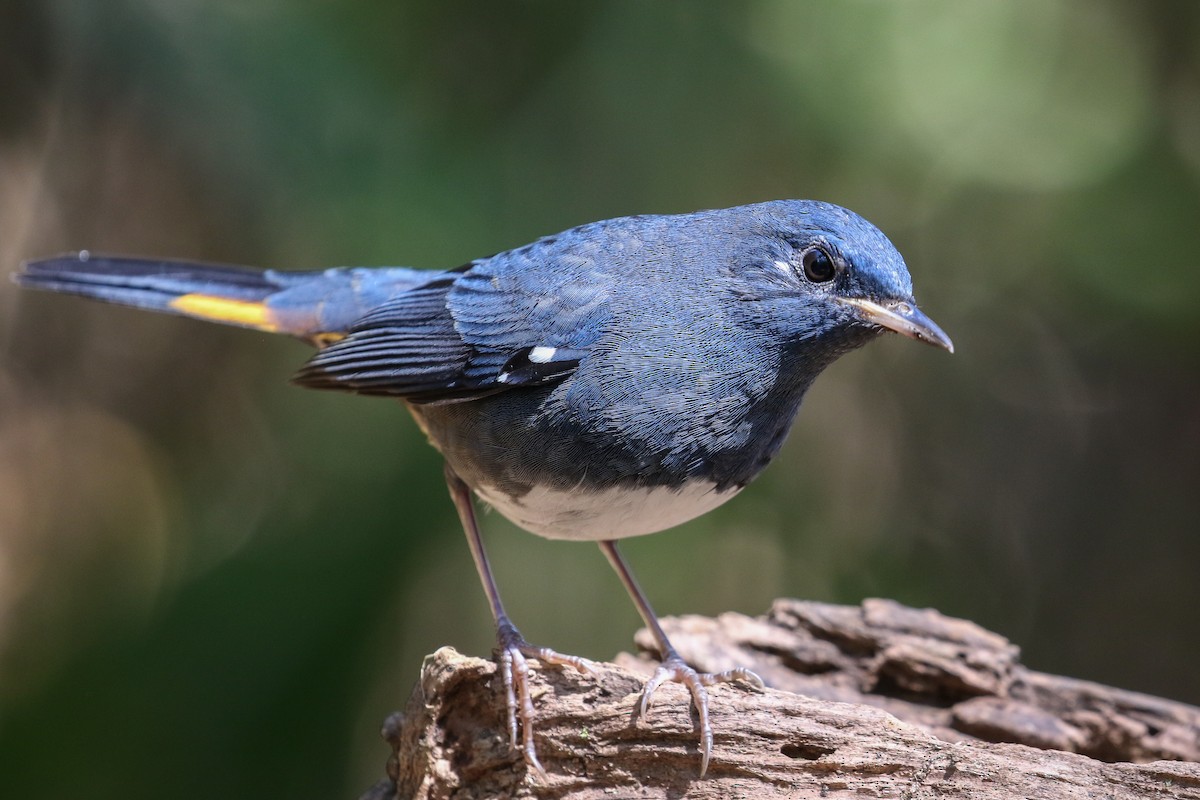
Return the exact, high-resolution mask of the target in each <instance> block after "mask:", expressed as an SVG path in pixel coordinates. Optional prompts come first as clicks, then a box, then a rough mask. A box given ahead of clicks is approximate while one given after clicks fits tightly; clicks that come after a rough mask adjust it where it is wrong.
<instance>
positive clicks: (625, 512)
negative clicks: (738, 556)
mask: <svg viewBox="0 0 1200 800" xmlns="http://www.w3.org/2000/svg"><path fill="white" fill-rule="evenodd" d="M738 491H739V489H736V488H731V489H727V490H725V491H723V492H718V491H716V485H715V484H712V483H709V482H707V481H695V482H693V483H688V484H684V485H683V486H682V487H680V488H679V489H671V488H668V487H665V486H656V487H651V488H645V489H621V488H614V489H604V490H600V491H587V490H574V491H563V490H560V489H549V488H542V487H535V488H534V489H532V490H531V491H529V492H528V493H526V494H524V495H522V496H521V497H515V498H514V497H512V496H511V495H509V494H507V493H505V492H503V491H500V490H498V489H494V488H492V487H487V486H480V487H476V489H475V494H477V495H479V497H480V498H481V499H482V500H483V501H484V502H485V503H487V504H488V505H490V506H492V507H493V508H495V509H496V510H497V511H499V512H500V513H501V514H503V515H504V516H506V517H508V519H510V520H512V521H513V523H515V524H516V525H519V526H520V527H522V528H524V529H525V530H527V531H530V532H531V533H536V534H537V535H539V536H545V537H546V538H547V539H575V540H581V541H600V540H602V539H621V538H624V537H626V536H641V535H642V534H645V533H654V532H655V531H661V530H666V529H667V528H673V527H675V526H676V525H679V524H681V523H684V522H687V521H688V520H690V519H692V518H694V517H698V516H700V515H701V514H704V513H706V512H708V511H712V510H713V509H714V508H716V507H717V506H719V505H721V504H722V503H724V502H725V501H726V500H728V499H729V498H731V497H733V496H734V495H735V494H737V493H738Z"/></svg>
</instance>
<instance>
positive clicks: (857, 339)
mask: <svg viewBox="0 0 1200 800" xmlns="http://www.w3.org/2000/svg"><path fill="white" fill-rule="evenodd" d="M743 209H744V211H745V213H746V214H747V216H746V217H745V218H744V219H745V221H746V222H747V223H748V224H749V225H750V227H751V228H752V229H753V230H754V234H755V235H753V236H751V237H748V239H747V240H746V241H750V242H753V243H754V244H753V245H751V247H752V252H751V253H745V254H743V258H742V259H739V260H740V261H741V263H740V264H739V265H738V266H737V271H738V272H739V273H740V275H739V277H740V279H741V280H740V281H739V283H740V285H741V287H742V289H741V292H742V293H743V294H742V299H745V300H756V301H761V302H762V303H763V304H764V305H763V306H762V308H763V311H764V313H765V314H766V315H767V316H768V317H769V318H768V319H765V320H760V322H765V324H766V325H767V327H769V328H770V329H771V330H772V332H773V333H775V334H776V335H779V336H781V337H783V338H784V339H785V340H788V341H791V342H793V343H795V344H796V345H798V346H801V347H803V348H805V349H808V348H809V346H812V345H816V346H822V345H825V346H828V348H829V349H830V350H831V351H837V352H844V351H845V350H847V349H851V348H853V347H855V346H857V345H859V344H862V343H863V342H865V341H867V340H869V339H870V338H873V336H874V335H876V334H879V333H882V332H885V331H893V332H895V333H899V334H902V335H904V336H907V337H909V338H911V339H916V340H917V341H920V342H925V343H926V344H930V345H933V346H935V347H941V348H943V349H945V350H948V351H950V352H954V345H953V343H952V342H951V341H950V337H948V336H947V335H946V334H945V333H944V332H943V331H942V329H941V328H939V327H938V326H937V324H935V323H934V321H933V320H931V319H930V318H929V317H927V316H926V315H925V314H924V313H922V312H921V311H920V310H919V309H918V308H917V304H916V301H915V300H914V299H913V291H912V279H911V278H910V277H909V274H908V268H907V267H906V266H905V265H904V259H903V257H901V255H900V253H899V252H898V251H897V250H896V248H895V246H894V245H893V244H892V243H891V242H890V241H888V238H887V237H886V236H884V235H883V232H882V231H880V230H879V229H878V228H876V227H875V226H874V225H872V224H871V223H869V222H867V221H866V220H865V219H863V218H862V217H860V216H859V215H858V214H855V213H854V212H853V211H849V210H847V209H845V208H842V207H840V206H835V205H832V204H830V203H820V202H816V201H812V200H779V201H774V202H769V203H760V204H757V205H753V206H744V207H743Z"/></svg>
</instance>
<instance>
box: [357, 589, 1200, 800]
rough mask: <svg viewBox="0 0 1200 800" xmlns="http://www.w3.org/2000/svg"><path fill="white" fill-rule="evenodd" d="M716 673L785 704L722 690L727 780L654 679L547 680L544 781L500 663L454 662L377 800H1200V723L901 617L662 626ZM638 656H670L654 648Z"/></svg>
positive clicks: (938, 618)
mask: <svg viewBox="0 0 1200 800" xmlns="http://www.w3.org/2000/svg"><path fill="white" fill-rule="evenodd" d="M663 624H664V627H665V628H666V629H667V633H668V634H669V635H670V636H671V639H672V641H673V642H674V643H675V645H676V647H677V649H678V650H679V651H680V653H681V655H683V657H684V658H685V659H686V660H687V661H688V663H690V664H691V665H692V666H694V667H696V668H697V669H699V670H703V671H706V672H719V671H721V670H725V669H729V668H731V667H748V668H750V669H753V670H755V671H756V672H758V674H759V675H760V676H762V678H763V680H764V681H765V682H766V684H767V686H768V687H770V688H768V689H766V690H764V691H756V690H753V689H749V688H746V687H743V686H740V685H728V684H721V685H717V686H714V687H711V688H710V689H709V694H710V698H709V705H710V713H711V715H712V724H713V728H714V731H715V744H714V748H713V754H712V763H711V764H710V766H709V771H708V774H707V775H706V776H705V777H704V778H701V777H699V764H700V758H699V754H698V751H697V747H698V737H697V732H696V729H695V714H694V711H692V710H691V708H690V705H689V700H688V697H687V694H686V691H685V690H684V689H683V688H682V687H679V686H675V685H667V686H664V687H662V688H661V689H659V693H658V694H656V695H655V705H654V708H653V710H652V711H651V713H650V715H649V717H648V718H647V719H643V720H640V721H639V720H637V719H636V717H635V708H636V702H637V700H638V698H639V693H640V690H641V685H642V681H643V680H644V678H645V677H646V676H647V675H648V674H649V672H650V671H651V670H652V668H653V666H654V661H653V660H652V659H651V658H650V657H648V656H646V655H644V654H643V655H641V656H632V655H629V654H621V655H619V656H618V657H617V659H616V660H615V663H613V664H601V665H597V670H598V674H597V675H594V676H587V675H580V674H577V673H576V672H574V671H573V670H559V669H549V668H546V669H543V668H536V669H534V670H533V672H534V676H533V681H534V682H533V686H534V695H535V696H534V704H535V708H536V714H537V720H536V737H535V738H536V742H537V749H538V754H539V757H540V758H541V760H542V763H543V764H544V765H545V768H546V771H547V776H546V778H544V779H542V778H537V777H535V776H534V775H532V774H529V773H528V772H527V770H526V769H525V766H524V764H523V762H522V760H521V758H520V756H519V755H518V754H515V753H514V752H512V751H511V750H510V749H509V745H508V741H507V731H506V722H505V719H506V717H505V710H504V700H503V695H502V692H500V691H498V687H497V685H496V684H497V681H496V680H494V677H495V675H496V668H495V665H494V664H493V663H492V662H491V661H485V660H483V659H479V658H471V657H468V656H463V655H460V654H459V653H457V652H455V651H454V650H452V649H450V648H443V649H441V650H439V651H437V652H436V653H434V654H433V655H431V656H428V657H427V658H426V660H425V664H424V666H423V669H422V674H421V679H420V681H419V682H418V684H417V686H416V687H415V689H414V690H413V694H412V698H411V699H410V701H409V703H408V707H407V708H406V709H405V711H404V712H403V713H397V714H395V715H393V716H392V717H391V718H389V719H388V721H387V723H386V724H385V727H384V737H385V739H386V740H387V741H388V743H389V744H390V746H391V747H392V750H393V755H392V758H391V759H390V760H389V762H388V775H389V779H388V780H386V781H383V782H381V783H380V784H378V785H377V786H375V787H374V788H373V789H371V790H370V791H368V792H367V793H366V794H365V795H364V798H372V800H382V798H403V800H408V798H419V799H420V800H425V799H426V798H445V797H455V798H485V797H488V798H491V797H554V798H562V799H564V800H567V799H570V800H574V799H575V798H579V799H580V800H583V799H584V798H606V799H608V798H619V797H645V798H747V797H752V798H774V797H795V798H807V797H895V798H911V799H912V800H918V798H934V797H937V798H971V799H972V800H983V799H984V798H1004V799H1005V800H1009V799H1010V798H1114V799H1115V798H1131V799H1132V798H1195V799H1196V800H1200V764H1197V763H1195V762H1197V761H1200V709H1198V708H1196V707H1193V706H1188V705H1184V704H1182V703H1175V702H1171V701H1169V700H1163V699H1159V698H1155V697H1149V696H1147V695H1142V694H1137V693H1135V692H1127V691H1122V690H1120V689H1112V688H1109V687H1106V686H1101V685H1099V684H1095V683H1089V682H1086V681H1080V680H1075V679H1072V678H1063V677H1056V676H1053V675H1046V674H1043V673H1039V672H1034V671H1032V670H1029V669H1026V668H1025V667H1023V666H1022V665H1021V664H1020V662H1019V660H1018V657H1019V652H1018V649H1017V647H1016V646H1014V645H1012V644H1011V643H1009V642H1008V641H1007V640H1006V639H1004V638H1003V637H1002V636H999V635H997V634H995V633H991V632H990V631H986V630H984V629H983V628H980V627H979V626H977V625H975V624H973V623H971V622H967V621H965V620H958V619H952V618H949V617H945V616H943V615H941V614H939V613H937V612H936V611H931V610H917V609H911V608H906V607H904V606H901V605H899V604H897V603H894V602H890V601H886V600H868V601H866V602H864V603H863V604H862V606H861V607H851V606H833V605H826V604H822V603H811V602H802V601H798V600H778V601H776V602H775V604H774V606H773V607H772V608H771V610H770V611H769V612H768V613H767V614H766V615H764V616H763V617H759V618H751V617H746V616H743V615H740V614H733V613H729V614H723V615H721V616H720V617H718V618H716V619H709V618H704V617H682V618H677V619H665V620H663ZM636 641H637V643H638V645H639V646H640V647H642V648H644V649H646V650H652V649H653V642H652V640H651V639H650V637H649V635H648V634H647V632H646V631H640V632H639V633H638V635H637V637H636Z"/></svg>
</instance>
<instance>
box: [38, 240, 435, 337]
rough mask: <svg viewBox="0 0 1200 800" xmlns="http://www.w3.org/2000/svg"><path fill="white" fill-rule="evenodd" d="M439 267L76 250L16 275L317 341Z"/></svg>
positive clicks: (41, 284) (49, 286) (66, 290)
mask: <svg viewBox="0 0 1200 800" xmlns="http://www.w3.org/2000/svg"><path fill="white" fill-rule="evenodd" d="M443 275H445V273H437V272H425V271H422V270H414V269H408V268H405V267H389V268H375V269H367V268H358V267H354V268H340V269H327V270H319V271H312V272H277V271H275V270H267V271H263V270H257V269H250V268H245V267H229V266H223V265H216V264H197V263H195V262H191V261H164V260H161V259H149V258H128V257H125V256H100V255H92V254H90V253H88V252H87V251H83V252H80V253H78V254H70V255H63V256H57V257H55V258H47V259H43V260H40V261H29V262H27V263H26V264H25V265H24V270H23V271H22V272H21V273H19V274H18V275H17V276H16V281H17V283H18V284H20V285H21V286H27V287H29V288H31V289H45V290H47V291H51V292H60V293H63V294H74V295H80V296H82V297H90V298H93V299H95V300H102V301H105V302H108V303H118V304H120V305H126V306H133V307H135V308H144V309H148V310H150V311H161V312H164V313H167V314H181V315H183V316H186V317H194V318H196V319H203V320H208V321H209V322H220V323H223V324H226V325H237V326H240V327H243V328H253V329H255V330H260V331H269V332H272V333H287V334H291V335H292V336H297V337H299V338H301V339H306V340H308V341H311V342H313V343H314V344H317V345H319V346H321V345H325V344H328V343H329V342H330V341H335V340H336V339H338V338H340V337H341V335H342V334H343V333H344V332H345V331H346V330H347V329H349V327H350V326H351V325H352V324H353V323H354V322H355V320H357V319H359V318H360V317H362V316H363V315H364V314H366V313H368V312H369V311H372V310H373V309H376V308H377V307H379V306H381V305H383V304H385V303H386V302H387V301H388V300H389V299H390V298H392V297H395V296H396V295H398V294H401V293H403V292H406V291H409V290H410V289H413V288H415V287H417V286H421V285H424V284H427V283H429V282H431V281H437V280H438V279H439V278H441V277H442V276H443Z"/></svg>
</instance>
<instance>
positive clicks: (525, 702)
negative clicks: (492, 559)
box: [446, 465, 594, 776]
mask: <svg viewBox="0 0 1200 800" xmlns="http://www.w3.org/2000/svg"><path fill="white" fill-rule="evenodd" d="M446 485H447V486H448V487H449V488H450V498H451V499H452V500H453V501H454V507H455V508H456V509H458V516H459V519H460V520H462V526H463V531H464V532H465V533H466V534H467V544H468V545H469V546H470V548H471V557H472V558H474V559H475V569H476V570H477V571H478V572H479V580H480V582H481V583H482V584H483V591H484V594H486V595H487V599H488V605H490V606H491V608H492V617H493V618H494V619H495V620H496V651H497V662H498V664H499V666H500V679H501V680H502V681H503V682H504V700H505V704H506V705H507V707H508V741H509V745H510V746H511V747H512V748H513V749H514V750H515V749H517V720H518V719H520V721H521V724H520V732H521V745H520V749H521V753H522V755H523V756H524V757H525V763H526V764H528V765H529V767H530V768H531V769H533V770H534V771H535V772H537V773H538V774H539V775H542V776H545V774H546V771H545V769H543V768H542V763H541V762H540V761H538V757H537V751H536V749H535V748H534V746H533V699H532V697H531V696H530V693H529V664H528V663H527V662H526V660H525V659H526V657H529V658H536V659H537V660H538V661H541V662H542V663H544V664H557V665H560V666H571V667H574V668H575V669H577V670H579V671H580V672H583V673H587V674H593V673H594V670H593V669H592V665H591V662H589V661H588V660H587V659H584V658H579V657H578V656H567V655H562V654H561V653H556V652H555V651H553V650H550V649H549V648H546V647H534V646H533V645H531V644H529V642H527V641H525V638H524V637H523V636H521V632H520V631H518V630H517V627H516V626H515V625H513V624H512V620H510V619H509V618H508V614H506V613H505V611H504V604H503V603H502V602H501V601H500V591H499V589H497V588H496V579H495V578H494V577H493V576H492V567H491V564H489V563H488V557H487V552H486V551H485V550H484V549H483V539H482V537H480V535H479V525H478V523H477V522H476V520H475V507H474V505H473V504H472V502H471V489H470V487H468V486H467V484H466V483H464V482H463V480H462V478H460V477H458V475H457V474H456V473H455V472H454V470H452V469H451V468H450V466H449V465H447V466H446Z"/></svg>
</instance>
